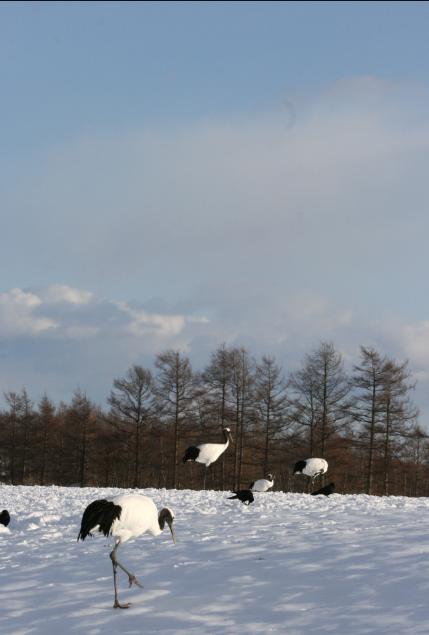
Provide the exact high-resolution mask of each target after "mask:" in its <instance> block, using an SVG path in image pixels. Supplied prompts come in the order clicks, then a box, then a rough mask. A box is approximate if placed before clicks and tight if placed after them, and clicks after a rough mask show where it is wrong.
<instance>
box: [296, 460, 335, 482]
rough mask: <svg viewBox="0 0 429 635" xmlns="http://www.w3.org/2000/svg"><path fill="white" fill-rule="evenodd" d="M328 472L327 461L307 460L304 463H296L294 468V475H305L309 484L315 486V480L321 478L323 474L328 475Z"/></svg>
mask: <svg viewBox="0 0 429 635" xmlns="http://www.w3.org/2000/svg"><path fill="white" fill-rule="evenodd" d="M327 471H328V461H326V460H325V459H316V458H313V459H305V460H303V461H297V463H295V467H294V468H293V473H294V474H303V475H304V476H307V477H308V479H309V483H310V482H311V485H312V486H313V484H314V480H315V479H316V478H317V477H318V476H321V475H322V474H326V472H327Z"/></svg>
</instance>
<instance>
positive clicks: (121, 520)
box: [77, 494, 176, 609]
mask: <svg viewBox="0 0 429 635" xmlns="http://www.w3.org/2000/svg"><path fill="white" fill-rule="evenodd" d="M173 521H174V514H173V512H172V511H171V509H169V508H168V507H164V509H161V511H160V512H159V513H158V510H157V509H156V507H155V503H154V502H153V500H152V499H151V498H148V497H147V496H141V495H140V494H121V495H120V496H116V497H115V498H113V499H112V500H110V501H108V500H106V499H102V500H96V501H93V502H92V503H90V504H89V505H88V507H87V508H86V509H85V511H84V512H83V516H82V522H81V527H80V532H79V535H78V537H77V539H78V540H79V539H80V540H85V538H86V537H87V536H92V533H91V532H92V531H95V530H96V529H98V531H99V532H100V533H102V534H104V535H105V536H113V537H114V538H115V539H116V542H115V546H114V548H113V551H112V552H111V553H110V559H111V561H112V565H113V585H114V587H115V603H114V604H113V608H115V609H127V608H128V607H129V606H130V604H120V603H119V600H118V589H117V583H116V575H117V568H118V567H119V568H120V569H122V571H124V572H125V573H126V574H127V576H128V581H129V586H130V587H131V586H132V585H133V584H135V585H137V586H139V587H140V588H142V585H141V584H140V582H139V581H138V580H137V578H136V576H135V575H134V574H132V573H130V572H129V571H128V570H127V569H126V568H125V567H124V566H123V565H122V564H121V563H120V562H119V560H118V558H117V555H116V552H117V550H118V548H119V545H121V544H122V543H123V542H126V541H127V540H130V539H132V538H138V537H139V536H141V535H142V534H144V533H145V532H146V531H148V532H149V533H150V534H152V536H159V534H160V533H162V530H163V529H164V526H165V523H167V525H168V526H169V528H170V531H171V536H172V538H173V542H174V544H176V537H175V532H174V527H173Z"/></svg>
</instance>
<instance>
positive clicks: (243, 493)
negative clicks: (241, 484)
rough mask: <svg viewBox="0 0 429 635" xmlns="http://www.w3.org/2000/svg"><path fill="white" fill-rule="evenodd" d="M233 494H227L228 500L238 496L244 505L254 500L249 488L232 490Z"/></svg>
mask: <svg viewBox="0 0 429 635" xmlns="http://www.w3.org/2000/svg"><path fill="white" fill-rule="evenodd" d="M234 494H235V496H228V500H232V499H234V498H238V500H240V501H241V502H242V503H244V504H245V505H250V503H253V501H254V500H255V499H254V498H253V494H252V492H251V490H250V489H239V490H237V491H236V492H234Z"/></svg>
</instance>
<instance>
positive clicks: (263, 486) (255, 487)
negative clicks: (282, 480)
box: [250, 474, 274, 492]
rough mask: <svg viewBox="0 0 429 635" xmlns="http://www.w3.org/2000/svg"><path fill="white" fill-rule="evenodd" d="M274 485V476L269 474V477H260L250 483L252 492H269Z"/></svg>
mask: <svg viewBox="0 0 429 635" xmlns="http://www.w3.org/2000/svg"><path fill="white" fill-rule="evenodd" d="M273 485H274V476H273V475H272V474H267V478H260V479H258V480H257V481H253V483H251V484H250V489H251V490H252V492H267V491H268V490H269V489H270V488H271V487H272V486H273Z"/></svg>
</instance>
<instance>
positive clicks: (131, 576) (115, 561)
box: [110, 542, 143, 609]
mask: <svg viewBox="0 0 429 635" xmlns="http://www.w3.org/2000/svg"><path fill="white" fill-rule="evenodd" d="M120 544H121V543H120V542H117V543H116V545H115V547H114V549H113V551H112V552H111V554H110V559H111V561H112V566H113V585H114V587H115V603H114V605H113V608H114V609H127V608H128V607H129V606H131V605H130V603H127V604H120V603H119V600H118V588H117V580H116V578H117V569H118V567H119V568H120V569H122V571H123V572H124V573H126V574H127V576H128V582H129V586H130V587H131V586H132V585H133V584H135V585H136V586H139V587H140V588H141V589H142V588H143V585H142V584H141V583H140V582H139V581H138V580H137V578H136V576H135V575H134V574H133V573H130V572H129V571H128V570H127V569H126V568H125V567H124V565H123V564H121V563H120V562H119V560H118V558H117V557H116V551H117V549H118V547H119V545H120Z"/></svg>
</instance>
